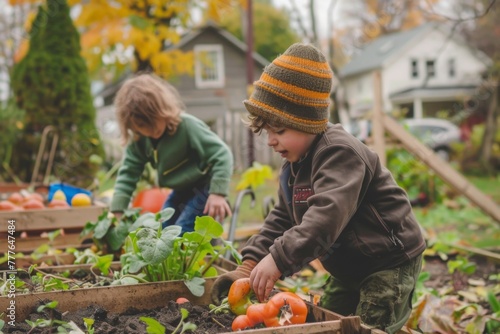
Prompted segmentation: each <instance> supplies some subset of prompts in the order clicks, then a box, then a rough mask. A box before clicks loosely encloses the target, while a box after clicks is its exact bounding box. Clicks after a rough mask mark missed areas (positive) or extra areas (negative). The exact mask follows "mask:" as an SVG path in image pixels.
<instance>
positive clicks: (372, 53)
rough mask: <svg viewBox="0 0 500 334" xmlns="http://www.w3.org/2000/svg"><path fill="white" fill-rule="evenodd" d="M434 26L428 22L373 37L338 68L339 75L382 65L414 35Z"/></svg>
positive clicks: (418, 34) (348, 74) (346, 75)
mask: <svg viewBox="0 0 500 334" xmlns="http://www.w3.org/2000/svg"><path fill="white" fill-rule="evenodd" d="M435 27H436V23H434V22H430V23H425V24H423V25H421V26H418V27H416V28H414V29H411V30H406V31H401V32H396V33H392V34H389V35H385V36H382V37H379V38H377V39H375V40H374V41H372V42H371V43H369V44H368V45H366V47H365V48H364V49H363V50H362V51H361V52H360V53H359V54H358V55H357V56H355V57H354V58H353V59H352V60H351V61H350V62H349V63H348V64H347V65H345V66H344V67H343V68H342V69H341V70H340V77H348V76H352V75H355V74H359V73H363V72H366V71H370V70H374V69H377V68H380V67H382V65H383V63H384V62H385V61H386V60H387V59H388V58H390V57H392V56H393V55H395V54H397V53H398V52H400V51H401V50H403V49H404V47H405V46H406V45H408V44H409V43H410V42H411V41H412V40H414V39H415V38H416V37H418V36H420V35H423V34H425V33H427V32H428V31H430V30H432V29H434V28H435Z"/></svg>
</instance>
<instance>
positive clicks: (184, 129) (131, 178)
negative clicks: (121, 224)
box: [110, 74, 233, 233]
mask: <svg viewBox="0 0 500 334" xmlns="http://www.w3.org/2000/svg"><path fill="white" fill-rule="evenodd" d="M115 106H116V115H117V119H118V122H119V124H120V130H121V135H122V139H123V142H124V144H126V145H127V148H126V151H125V156H124V159H123V164H122V166H121V167H120V169H119V171H118V177H117V179H116V183H115V192H114V195H113V199H112V201H111V207H110V211H111V212H113V213H114V214H115V216H118V217H119V216H120V215H121V212H123V210H124V209H126V208H127V207H128V205H129V202H130V198H131V196H132V193H133V192H134V190H135V188H136V185H137V182H138V181H139V178H140V177H141V175H142V173H143V170H144V166H145V164H146V163H148V162H149V163H151V165H152V166H153V167H154V168H155V169H156V170H157V172H158V183H159V185H160V186H161V187H167V188H171V189H172V190H173V191H172V192H171V193H170V195H169V197H168V198H167V200H166V202H165V204H164V206H163V208H166V207H172V208H174V209H175V213H174V216H172V218H170V219H169V220H168V221H167V222H165V223H164V226H166V225H173V224H175V225H179V226H181V227H182V232H181V233H184V232H187V231H193V230H194V221H195V219H196V216H202V215H209V216H212V217H214V218H216V219H224V218H225V217H226V216H228V215H231V209H230V207H229V205H228V203H227V201H226V196H227V195H228V192H229V182H230V179H231V175H232V171H233V156H232V153H231V151H230V149H229V148H228V146H227V145H226V144H225V143H224V142H223V141H222V140H221V139H220V138H219V137H218V136H217V135H216V134H215V133H214V132H212V131H211V130H210V128H209V127H208V126H207V125H206V124H205V123H204V122H202V121H201V120H199V119H197V118H196V117H194V116H192V115H189V114H186V113H184V112H183V110H184V104H183V103H182V101H181V98H180V96H179V93H178V92H177V90H176V89H175V88H174V87H173V86H171V85H169V84H168V83H167V82H165V81H163V80H161V79H160V78H159V77H157V76H155V75H153V74H140V75H138V76H136V77H134V78H132V79H129V80H127V81H126V82H125V83H124V84H123V86H122V87H121V88H120V90H119V91H118V93H117V95H116V98H115ZM130 137H132V138H130ZM129 139H131V140H129Z"/></svg>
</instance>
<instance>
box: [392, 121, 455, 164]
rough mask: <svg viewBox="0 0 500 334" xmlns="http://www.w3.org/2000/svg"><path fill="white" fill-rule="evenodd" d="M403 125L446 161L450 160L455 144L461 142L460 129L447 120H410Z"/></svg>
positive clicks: (403, 122)
mask: <svg viewBox="0 0 500 334" xmlns="http://www.w3.org/2000/svg"><path fill="white" fill-rule="evenodd" d="M401 123H402V124H403V126H404V127H405V128H407V129H408V131H410V132H411V133H412V134H413V135H414V136H415V137H417V138H418V139H419V140H420V141H421V142H423V143H424V144H426V145H427V146H429V147H430V148H431V149H433V150H434V152H436V154H437V155H438V156H440V157H441V158H442V159H443V160H445V161H448V160H449V159H450V153H451V152H452V151H453V148H452V147H453V144H454V143H459V142H461V134H460V128H459V127H458V126H456V125H455V124H453V123H451V122H450V121H447V120H445V119H439V118H408V119H405V120H403V121H402V122H401Z"/></svg>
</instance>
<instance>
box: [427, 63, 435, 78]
mask: <svg viewBox="0 0 500 334" xmlns="http://www.w3.org/2000/svg"><path fill="white" fill-rule="evenodd" d="M425 70H426V72H427V77H428V78H434V77H435V76H436V62H435V61H434V60H427V61H426V62H425Z"/></svg>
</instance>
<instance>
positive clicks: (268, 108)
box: [243, 43, 333, 134]
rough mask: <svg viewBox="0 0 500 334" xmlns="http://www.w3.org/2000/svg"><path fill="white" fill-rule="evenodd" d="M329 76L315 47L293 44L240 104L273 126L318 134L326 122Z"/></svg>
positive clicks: (328, 100) (266, 69)
mask: <svg viewBox="0 0 500 334" xmlns="http://www.w3.org/2000/svg"><path fill="white" fill-rule="evenodd" d="M332 78H333V74H332V70H331V69H330V66H329V65H328V62H327V61H326V59H325V56H324V55H323V54H322V53H321V52H320V51H319V50H318V49H316V48H315V47H313V46H311V45H306V44H301V43H296V44H293V45H292V46H290V47H289V48H288V49H287V50H286V51H285V53H284V54H282V55H281V56H279V57H277V58H276V59H274V61H273V62H272V63H271V64H269V65H268V66H266V68H265V69H264V73H262V75H261V76H260V79H259V80H258V81H255V82H254V91H253V93H252V95H251V96H250V98H249V99H248V100H245V101H243V103H244V104H245V107H246V108H247V110H248V112H249V113H250V114H252V115H254V116H261V117H262V118H264V120H266V121H268V122H270V123H271V124H272V125H273V126H283V127H287V128H292V129H295V130H299V131H303V132H307V133H313V134H315V133H321V132H323V131H325V129H326V126H327V123H328V106H329V104H330V91H331V88H332Z"/></svg>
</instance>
